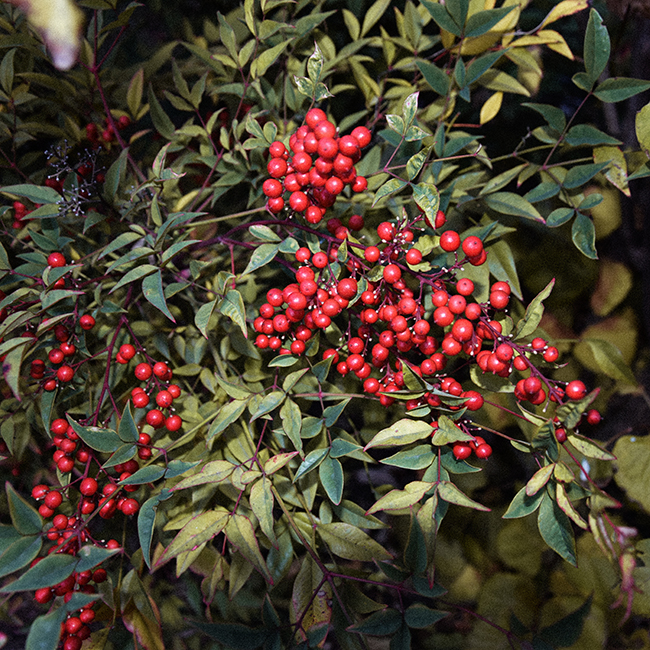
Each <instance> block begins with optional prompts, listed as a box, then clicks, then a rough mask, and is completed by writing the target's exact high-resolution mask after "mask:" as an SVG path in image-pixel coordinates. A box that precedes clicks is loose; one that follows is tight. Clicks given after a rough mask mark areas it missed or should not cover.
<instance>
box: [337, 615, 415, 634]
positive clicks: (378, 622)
mask: <svg viewBox="0 0 650 650" xmlns="http://www.w3.org/2000/svg"><path fill="white" fill-rule="evenodd" d="M401 624H402V615H401V614H400V613H399V612H398V611H397V610H395V609H382V610H380V611H379V612H375V613H374V614H372V615H371V616H369V617H368V618H367V619H366V620H365V621H363V622H362V623H357V624H356V625H352V626H351V627H349V628H348V632H356V633H357V634H370V635H371V636H386V635H388V634H393V633H394V632H396V631H397V630H398V629H399V626H400V625H401Z"/></svg>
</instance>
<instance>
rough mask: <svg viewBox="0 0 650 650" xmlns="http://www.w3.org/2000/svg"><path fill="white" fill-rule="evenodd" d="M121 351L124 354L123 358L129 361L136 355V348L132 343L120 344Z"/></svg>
mask: <svg viewBox="0 0 650 650" xmlns="http://www.w3.org/2000/svg"><path fill="white" fill-rule="evenodd" d="M119 353H120V354H121V355H122V358H123V359H126V360H127V361H129V360H130V359H133V357H134V356H135V348H134V347H133V346H132V345H131V344H130V343H125V344H124V345H121V346H120V352H119Z"/></svg>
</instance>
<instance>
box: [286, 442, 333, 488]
mask: <svg viewBox="0 0 650 650" xmlns="http://www.w3.org/2000/svg"><path fill="white" fill-rule="evenodd" d="M328 451H329V450H328V449H327V448H322V449H314V450H313V451H310V452H309V453H308V454H307V455H306V456H305V460H303V461H302V463H301V464H300V467H299V468H298V471H297V472H296V475H295V476H294V478H293V480H294V482H295V481H297V480H298V479H299V478H300V477H301V476H304V475H305V474H307V473H308V472H311V471H312V470H313V469H316V468H317V467H318V466H319V465H320V464H321V463H322V462H323V460H324V458H325V457H326V456H327V454H328Z"/></svg>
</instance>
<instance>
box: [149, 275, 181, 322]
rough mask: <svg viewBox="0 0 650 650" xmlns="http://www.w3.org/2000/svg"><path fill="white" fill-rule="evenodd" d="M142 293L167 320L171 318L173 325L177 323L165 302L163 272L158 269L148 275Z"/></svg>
mask: <svg viewBox="0 0 650 650" xmlns="http://www.w3.org/2000/svg"><path fill="white" fill-rule="evenodd" d="M142 292H143V294H144V297H145V298H146V299H147V300H148V301H149V302H150V303H151V304H152V305H153V306H154V307H155V308H156V309H159V310H160V311H161V312H162V313H163V314H165V316H167V318H169V320H170V321H172V323H175V322H176V319H175V318H174V317H173V316H172V313H171V312H170V311H169V307H167V301H166V300H165V291H164V289H163V284H162V271H161V270H160V269H158V270H157V271H156V272H155V273H152V274H151V275H147V277H146V278H145V279H144V280H143V281H142Z"/></svg>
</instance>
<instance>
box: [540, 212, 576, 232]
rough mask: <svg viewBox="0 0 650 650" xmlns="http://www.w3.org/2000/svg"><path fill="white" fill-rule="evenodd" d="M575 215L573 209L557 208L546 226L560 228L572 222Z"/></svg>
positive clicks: (549, 216) (547, 220)
mask: <svg viewBox="0 0 650 650" xmlns="http://www.w3.org/2000/svg"><path fill="white" fill-rule="evenodd" d="M575 213H576V211H575V210H574V209H573V208H556V209H555V210H553V212H551V214H549V215H548V217H547V219H546V225H547V226H548V227H549V228H558V227H559V226H562V225H564V224H565V223H567V221H570V220H571V218H572V217H573V215H574V214H575Z"/></svg>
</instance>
